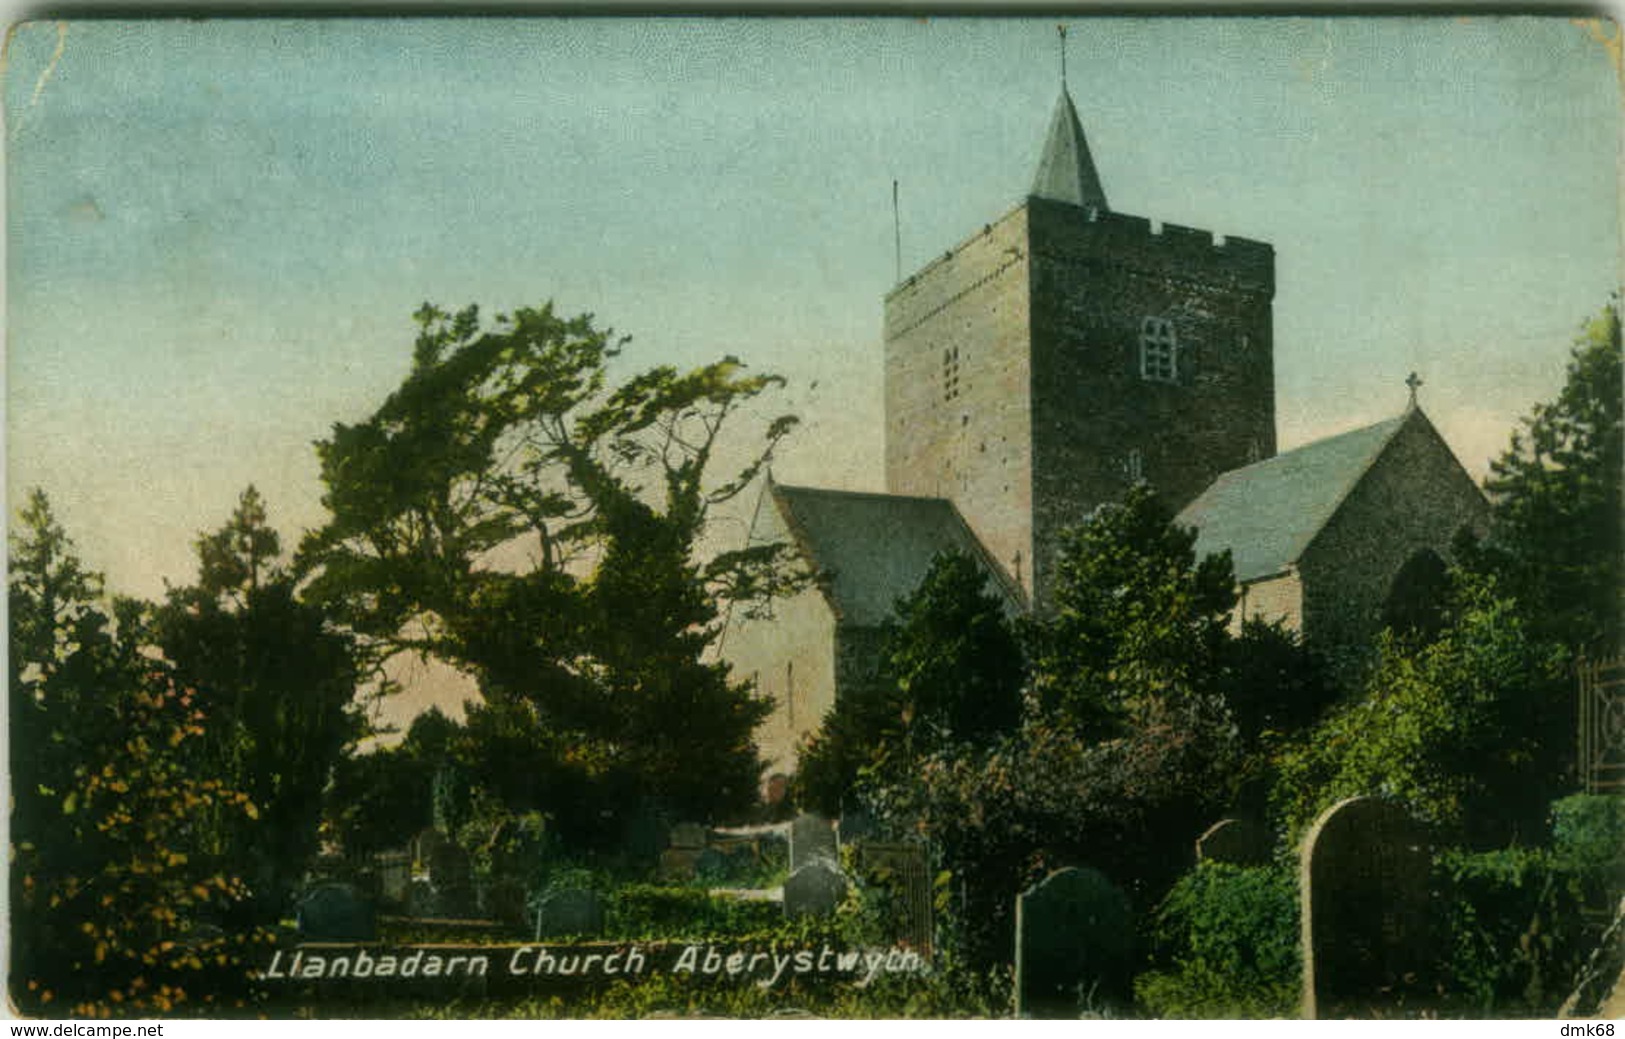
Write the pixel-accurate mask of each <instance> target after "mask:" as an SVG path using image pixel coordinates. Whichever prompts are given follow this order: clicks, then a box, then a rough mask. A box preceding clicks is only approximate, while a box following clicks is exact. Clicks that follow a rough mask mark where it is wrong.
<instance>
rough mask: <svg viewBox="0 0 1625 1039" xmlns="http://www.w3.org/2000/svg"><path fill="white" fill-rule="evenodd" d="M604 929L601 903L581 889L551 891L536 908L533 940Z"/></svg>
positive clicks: (585, 934) (590, 893)
mask: <svg viewBox="0 0 1625 1039" xmlns="http://www.w3.org/2000/svg"><path fill="white" fill-rule="evenodd" d="M603 929H604V904H603V902H602V901H601V900H600V899H599V897H598V893H597V892H595V891H589V890H587V889H585V888H567V889H565V890H563V891H555V892H553V893H552V894H550V895H548V896H547V897H546V898H544V899H542V902H541V905H539V906H538V907H537V909H536V940H537V941H541V940H542V939H543V938H560V937H564V936H565V935H584V936H589V937H590V936H595V935H597V934H599V933H600V932H602V931H603Z"/></svg>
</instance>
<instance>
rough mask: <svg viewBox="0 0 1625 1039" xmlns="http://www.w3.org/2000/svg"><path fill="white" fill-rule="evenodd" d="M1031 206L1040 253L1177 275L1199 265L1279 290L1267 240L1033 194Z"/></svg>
mask: <svg viewBox="0 0 1625 1039" xmlns="http://www.w3.org/2000/svg"><path fill="white" fill-rule="evenodd" d="M1027 209H1028V210H1029V211H1030V214H1031V215H1030V217H1029V221H1028V222H1029V225H1030V227H1031V234H1030V239H1031V242H1032V249H1033V252H1034V253H1037V254H1040V255H1044V256H1057V257H1070V258H1077V259H1083V260H1091V259H1092V260H1097V261H1099V262H1106V263H1111V264H1112V265H1114V266H1118V267H1124V268H1138V269H1141V270H1143V271H1145V272H1146V273H1148V274H1160V275H1167V276H1175V277H1177V276H1180V275H1181V274H1189V273H1191V272H1196V271H1199V272H1201V276H1202V277H1204V278H1206V279H1212V278H1219V279H1223V280H1225V281H1226V282H1228V283H1230V284H1232V285H1233V286H1234V287H1235V288H1238V289H1242V290H1244V291H1245V290H1250V291H1254V292H1261V293H1265V294H1267V295H1271V296H1273V295H1274V292H1275V250H1274V248H1272V247H1271V246H1270V245H1269V244H1268V243H1266V242H1259V241H1255V240H1253V239H1250V238H1241V237H1238V236H1234V235H1221V234H1217V233H1215V232H1212V231H1205V230H1201V229H1199V228H1194V227H1185V226H1182V225H1180V224H1167V223H1157V222H1154V221H1152V220H1150V219H1148V218H1146V217H1143V216H1130V215H1128V214H1126V213H1113V212H1105V211H1102V210H1099V209H1085V208H1083V207H1081V206H1072V205H1067V204H1066V203H1064V202H1052V201H1050V200H1049V199H1044V198H1030V199H1028V200H1027Z"/></svg>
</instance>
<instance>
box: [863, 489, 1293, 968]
mask: <svg viewBox="0 0 1625 1039" xmlns="http://www.w3.org/2000/svg"><path fill="white" fill-rule="evenodd" d="M1171 519H1172V518H1171V516H1170V514H1169V513H1168V512H1167V510H1166V509H1165V508H1164V507H1163V506H1162V505H1161V503H1160V502H1158V500H1157V499H1156V497H1155V495H1154V494H1152V492H1151V491H1150V490H1149V489H1148V488H1145V487H1143V486H1142V487H1138V488H1135V489H1134V490H1133V491H1132V492H1131V493H1130V494H1129V495H1128V497H1127V498H1126V499H1125V501H1124V502H1123V503H1122V504H1120V505H1111V506H1105V507H1103V508H1101V509H1100V510H1098V511H1097V512H1096V514H1095V516H1094V517H1093V518H1092V519H1091V520H1090V521H1088V522H1086V523H1085V524H1083V525H1082V526H1080V527H1078V528H1075V529H1073V530H1070V531H1068V532H1066V533H1065V534H1064V535H1063V537H1062V548H1061V555H1060V558H1059V560H1058V563H1057V566H1056V579H1055V585H1054V588H1053V596H1052V597H1053V602H1054V607H1053V609H1052V611H1051V612H1050V613H1049V614H1047V615H1041V616H1038V617H1035V618H1030V619H1029V620H1028V622H1027V623H1026V625H1025V631H1024V634H1025V639H1026V643H1027V647H1028V652H1027V655H1026V659H1027V661H1028V670H1027V676H1028V681H1029V690H1030V692H1029V695H1027V696H1026V698H1025V700H1024V702H1023V710H1022V713H1021V716H1020V724H1019V726H1018V727H1016V728H1015V729H1014V730H1013V731H1008V732H1005V733H1002V734H996V737H995V738H994V739H992V740H989V741H987V742H984V743H980V744H963V743H946V744H941V745H938V746H936V747H933V748H931V749H930V752H929V753H925V754H922V755H917V756H915V757H913V758H911V760H910V765H911V767H909V768H904V769H890V770H882V769H876V768H873V767H871V768H868V769H860V770H859V775H858V781H857V784H856V786H857V792H858V797H859V798H860V799H861V800H862V802H863V803H864V804H865V805H866V806H867V807H868V808H869V809H870V810H871V811H872V812H873V813H874V814H875V815H876V816H877V817H879V818H880V819H881V820H882V821H883V822H885V823H887V824H889V825H890V826H892V827H894V828H906V829H908V830H911V831H914V832H919V833H923V834H924V835H926V836H928V837H930V838H931V841H932V843H933V845H934V846H935V847H936V848H938V849H939V853H940V855H941V861H942V865H943V866H944V868H945V869H947V870H948V871H949V872H950V873H951V874H952V876H953V878H954V888H955V893H956V895H957V899H956V901H957V905H958V908H959V912H958V914H957V919H958V921H959V923H960V934H959V939H958V940H959V942H960V946H961V947H960V949H959V951H960V953H961V954H962V955H964V956H966V957H968V958H969V959H970V961H971V962H973V963H975V964H978V965H981V966H985V965H988V964H991V963H996V962H1000V961H1006V962H1007V961H1008V957H1009V955H1010V951H1011V949H1010V937H1011V920H1010V910H1011V906H1012V904H1013V896H1014V893H1015V892H1016V891H1018V890H1020V888H1021V887H1022V886H1024V885H1026V884H1029V883H1032V882H1033V881H1036V880H1038V879H1040V878H1042V877H1043V876H1044V875H1045V873H1046V872H1048V871H1049V870H1051V869H1054V868H1058V867H1060V866H1063V865H1068V864H1076V863H1080V862H1087V863H1088V864H1090V865H1092V866H1095V867H1097V868H1099V869H1101V870H1102V871H1103V872H1105V873H1106V875H1107V876H1109V877H1111V878H1113V879H1114V880H1115V881H1116V882H1117V883H1119V884H1121V885H1123V886H1124V887H1125V888H1126V889H1127V890H1128V891H1129V892H1130V893H1131V896H1132V897H1134V898H1135V899H1136V900H1138V901H1139V902H1140V903H1141V904H1142V905H1149V904H1151V902H1152V901H1153V900H1154V899H1155V898H1156V896H1158V895H1159V894H1160V893H1161V892H1162V890H1163V889H1165V888H1166V886H1167V885H1168V884H1171V883H1172V882H1173V879H1174V878H1175V876H1177V874H1178V873H1179V871H1180V870H1181V869H1182V868H1183V865H1184V861H1185V858H1186V855H1187V850H1188V849H1189V847H1190V844H1191V842H1192V841H1193V840H1194V839H1195V838H1196V836H1197V835H1198V834H1200V833H1201V831H1202V829H1203V828H1204V827H1205V826H1206V825H1208V824H1209V823H1211V821H1212V820H1213V819H1214V818H1215V817H1216V815H1217V812H1218V811H1219V810H1220V809H1221V808H1223V807H1224V806H1225V804H1226V802H1227V801H1228V800H1229V798H1230V796H1231V792H1232V791H1231V788H1232V777H1233V775H1234V772H1235V767H1236V763H1237V758H1238V750H1239V746H1238V740H1237V733H1236V726H1235V723H1234V721H1233V720H1232V717H1231V712H1230V708H1229V705H1228V704H1227V702H1226V699H1225V693H1226V691H1227V686H1226V681H1227V678H1229V677H1230V675H1231V672H1232V670H1233V669H1232V668H1231V664H1232V661H1231V656H1230V652H1231V651H1230V648H1229V645H1230V636H1229V634H1228V631H1227V622H1228V619H1229V610H1230V607H1231V604H1232V602H1233V599H1234V592H1233V589H1232V586H1231V585H1232V582H1231V576H1230V565H1229V560H1228V558H1227V557H1224V556H1220V557H1216V558H1212V557H1210V558H1206V559H1202V560H1200V561H1198V560H1197V558H1196V555H1195V551H1194V547H1193V546H1194V542H1195V535H1194V534H1193V533H1192V532H1191V531H1188V530H1182V529H1179V528H1177V527H1175V526H1174V525H1173V524H1172V522H1171ZM934 616H937V617H940V621H941V624H940V627H935V626H926V627H925V628H924V630H925V631H926V632H929V633H931V634H932V638H930V639H920V640H918V641H916V642H915V643H913V644H912V645H911V650H913V652H907V653H904V654H902V655H901V661H902V662H905V663H910V664H912V665H914V667H915V668H917V671H915V672H914V673H916V674H918V675H920V676H928V675H932V674H933V673H934V672H935V671H936V665H935V664H934V663H933V657H934V655H935V653H936V652H937V651H934V650H933V649H932V648H931V647H932V646H933V644H943V643H950V639H949V636H950V634H951V633H952V632H953V631H954V630H955V629H956V627H963V626H964V624H965V620H964V618H963V614H962V613H959V612H956V611H952V610H949V611H944V612H942V613H941V614H940V615H934ZM950 644H951V643H950ZM1016 659H1019V657H1018V658H1016ZM1284 670H1285V671H1287V672H1288V673H1291V669H1290V668H1287V669H1284ZM1017 673H1019V672H1017ZM943 684H944V685H948V684H949V683H943ZM1018 687H1019V683H1018ZM1259 696H1260V699H1261V701H1262V702H1265V703H1269V704H1273V703H1274V702H1275V699H1276V698H1275V697H1272V694H1270V693H1269V692H1261V693H1260V694H1259ZM950 702H962V701H950ZM895 713H896V712H895V711H893V712H892V714H893V716H895ZM894 738H895V737H894Z"/></svg>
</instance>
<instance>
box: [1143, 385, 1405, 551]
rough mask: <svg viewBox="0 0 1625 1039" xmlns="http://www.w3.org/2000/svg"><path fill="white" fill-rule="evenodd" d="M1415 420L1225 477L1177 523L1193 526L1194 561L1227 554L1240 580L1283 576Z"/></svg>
mask: <svg viewBox="0 0 1625 1039" xmlns="http://www.w3.org/2000/svg"><path fill="white" fill-rule="evenodd" d="M1413 415H1416V416H1420V415H1421V411H1420V410H1417V409H1414V408H1413V409H1411V410H1409V411H1407V412H1405V413H1404V414H1402V415H1400V416H1398V417H1396V418H1391V419H1388V420H1387V421H1384V422H1378V423H1377V424H1376V425H1374V426H1366V427H1365V428H1363V429H1356V430H1352V431H1350V432H1348V433H1341V434H1339V435H1337V436H1332V437H1327V438H1326V439H1324V440H1317V441H1315V442H1314V443H1312V444H1306V445H1305V446H1303V447H1300V448H1297V449H1296V450H1293V451H1288V452H1286V453H1284V454H1279V455H1276V456H1275V457H1274V458H1268V459H1265V460H1264V461H1262V462H1255V463H1254V464H1252V465H1249V466H1244V467H1243V468H1240V469H1232V470H1230V471H1229V472H1227V473H1223V474H1221V475H1220V476H1219V478H1218V479H1216V480H1214V481H1213V483H1212V484H1210V485H1209V486H1208V489H1207V490H1205V491H1203V492H1202V493H1201V495H1200V496H1198V497H1197V499H1196V500H1195V501H1193V502H1191V503H1190V504H1189V505H1187V506H1185V509H1184V511H1183V512H1181V513H1180V514H1179V516H1178V518H1177V519H1176V520H1175V522H1177V523H1179V524H1180V525H1181V526H1185V527H1195V528H1196V531H1197V536H1196V552H1197V558H1201V557H1202V556H1204V555H1209V554H1216V553H1218V552H1221V551H1223V550H1224V549H1227V548H1228V549H1229V550H1230V556H1231V561H1232V562H1233V563H1234V564H1235V568H1236V580H1238V581H1254V580H1257V579H1259V578H1262V577H1269V576H1271V575H1272V574H1278V573H1281V572H1282V571H1284V570H1286V569H1287V567H1289V566H1291V565H1292V564H1294V563H1296V562H1297V561H1298V560H1299V559H1300V558H1301V557H1302V556H1303V553H1304V552H1305V551H1306V550H1307V549H1308V548H1309V543H1310V542H1311V541H1313V540H1314V539H1315V535H1317V534H1319V533H1320V531H1321V530H1322V529H1323V528H1324V527H1325V526H1326V524H1327V523H1328V522H1330V521H1331V518H1332V516H1333V515H1334V514H1335V513H1336V512H1337V509H1338V507H1339V506H1340V505H1342V504H1343V500H1344V499H1345V498H1347V497H1348V494H1349V492H1350V491H1352V490H1353V489H1354V486H1355V484H1357V483H1359V482H1360V479H1361V477H1363V476H1365V474H1366V472H1367V471H1368V470H1369V469H1370V468H1371V466H1372V464H1373V463H1374V462H1375V461H1376V460H1377V458H1378V457H1379V456H1380V455H1381V454H1382V452H1383V449H1384V448H1386V447H1387V446H1388V444H1389V442H1390V441H1391V440H1393V438H1394V435H1395V434H1396V433H1398V432H1399V430H1400V429H1401V428H1403V427H1404V425H1405V423H1406V421H1407V420H1408V419H1410V418H1411V416H1413ZM1423 421H1424V422H1425V421H1426V419H1425V418H1424V419H1423Z"/></svg>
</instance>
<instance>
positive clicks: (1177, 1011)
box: [1134, 863, 1302, 1017]
mask: <svg viewBox="0 0 1625 1039" xmlns="http://www.w3.org/2000/svg"><path fill="white" fill-rule="evenodd" d="M1153 937H1154V941H1155V948H1156V956H1157V959H1158V961H1159V962H1160V963H1162V964H1165V965H1167V966H1169V967H1170V968H1171V969H1170V970H1168V971H1153V972H1149V973H1147V974H1143V975H1141V976H1140V977H1139V978H1137V979H1136V980H1135V984H1134V990H1135V996H1136V998H1137V999H1138V1000H1139V1002H1140V1004H1141V1006H1142V1007H1143V1008H1144V1009H1145V1010H1146V1011H1147V1012H1148V1013H1150V1014H1152V1015H1153V1016H1156V1017H1279V1016H1282V1015H1287V1014H1291V1013H1292V1012H1293V1010H1294V1009H1295V1007H1296V1005H1297V1002H1298V996H1299V984H1300V983H1299V976H1300V972H1301V969H1302V968H1301V964H1300V954H1299V944H1298V891H1297V883H1296V878H1295V877H1294V875H1293V873H1292V871H1291V870H1290V868H1288V867H1284V866H1257V867H1245V866H1232V865H1228V864H1225V863H1203V864H1200V865H1198V866H1197V867H1196V868H1195V869H1193V870H1191V871H1190V872H1189V873H1186V874H1185V875H1184V876H1182V877H1181V878H1180V879H1179V880H1178V882H1176V883H1175V884H1174V886H1173V889H1172V890H1171V891H1169V893H1168V896H1167V897H1166V898H1165V899H1163V902H1162V905H1161V906H1160V907H1159V908H1158V910H1157V914H1156V917H1155V922H1154V925H1153Z"/></svg>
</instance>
